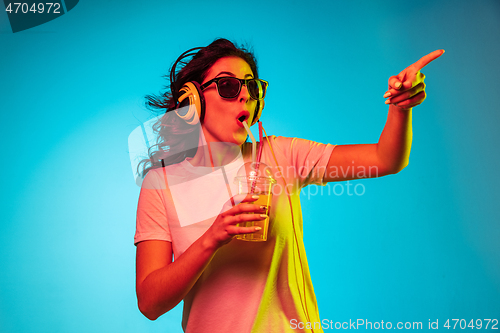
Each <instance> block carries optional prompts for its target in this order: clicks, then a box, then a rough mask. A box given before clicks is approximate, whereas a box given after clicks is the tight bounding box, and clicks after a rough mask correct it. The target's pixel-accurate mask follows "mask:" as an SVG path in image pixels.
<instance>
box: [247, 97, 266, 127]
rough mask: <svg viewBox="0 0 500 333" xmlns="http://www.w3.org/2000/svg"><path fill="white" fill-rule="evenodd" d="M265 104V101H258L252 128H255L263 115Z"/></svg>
mask: <svg viewBox="0 0 500 333" xmlns="http://www.w3.org/2000/svg"><path fill="white" fill-rule="evenodd" d="M264 104H265V102H264V100H263V99H262V100H260V101H257V106H256V108H255V109H256V110H255V114H254V116H253V120H252V125H250V126H253V125H254V124H256V123H257V121H258V120H259V118H260V116H261V115H262V110H263V109H264Z"/></svg>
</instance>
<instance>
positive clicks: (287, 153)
mask: <svg viewBox="0 0 500 333" xmlns="http://www.w3.org/2000/svg"><path fill="white" fill-rule="evenodd" d="M273 139H274V140H273V142H274V145H276V146H277V147H278V149H279V150H280V151H281V152H282V154H283V155H284V157H285V158H286V159H287V161H288V163H290V165H291V166H293V168H294V170H293V171H294V173H295V175H294V176H295V177H296V178H297V180H298V182H299V186H300V187H305V186H307V185H310V184H316V185H325V184H326V183H324V182H323V178H324V175H325V171H326V168H327V166H328V162H329V160H330V155H331V154H332V151H333V149H334V148H335V147H336V146H335V145H331V144H323V143H319V142H314V141H309V140H305V139H299V138H286V137H275V138H273ZM288 176H290V175H288Z"/></svg>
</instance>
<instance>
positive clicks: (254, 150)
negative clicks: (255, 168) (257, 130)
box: [242, 121, 257, 164]
mask: <svg viewBox="0 0 500 333" xmlns="http://www.w3.org/2000/svg"><path fill="white" fill-rule="evenodd" d="M242 124H243V127H245V130H246V131H247V133H248V136H250V140H252V162H253V163H254V164H255V162H256V161H255V155H256V150H257V142H256V141H255V138H254V137H253V134H252V132H250V128H249V127H248V124H247V122H246V121H244V122H243V123H242Z"/></svg>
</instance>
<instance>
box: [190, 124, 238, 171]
mask: <svg viewBox="0 0 500 333" xmlns="http://www.w3.org/2000/svg"><path fill="white" fill-rule="evenodd" d="M241 149H242V146H238V145H236V144H234V143H230V142H218V141H210V140H208V141H207V140H205V136H204V135H203V131H201V133H200V138H199V140H198V150H197V151H196V155H194V157H193V158H192V159H191V160H189V163H191V164H192V165H193V166H203V167H212V168H218V167H221V166H223V165H227V164H229V163H231V162H232V161H234V160H235V159H236V157H237V156H238V155H239V154H240V153H241Z"/></svg>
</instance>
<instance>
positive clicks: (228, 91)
mask: <svg viewBox="0 0 500 333" xmlns="http://www.w3.org/2000/svg"><path fill="white" fill-rule="evenodd" d="M239 91H240V81H238V79H235V78H231V77H228V78H223V79H221V80H219V94H220V95H221V97H224V98H234V97H236V96H237V95H238V92H239Z"/></svg>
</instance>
